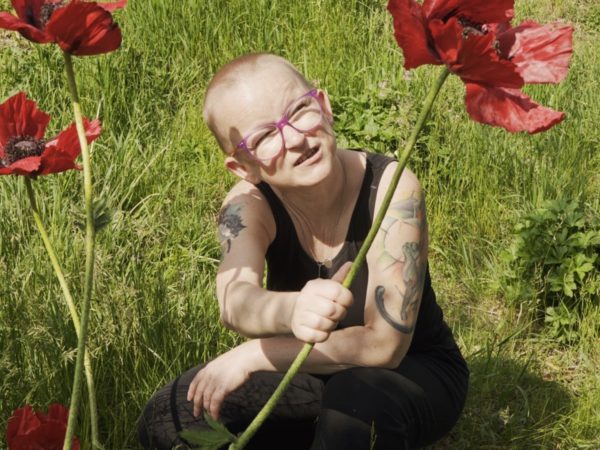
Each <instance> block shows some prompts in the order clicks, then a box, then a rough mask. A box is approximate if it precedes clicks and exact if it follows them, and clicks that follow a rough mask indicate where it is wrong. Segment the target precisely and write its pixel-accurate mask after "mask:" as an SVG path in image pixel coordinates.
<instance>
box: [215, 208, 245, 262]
mask: <svg viewBox="0 0 600 450" xmlns="http://www.w3.org/2000/svg"><path fill="white" fill-rule="evenodd" d="M241 210H242V205H241V204H239V203H238V204H227V205H225V206H223V208H221V211H219V217H218V219H217V221H218V223H219V241H220V242H221V247H222V248H223V252H224V253H229V251H230V250H231V241H232V240H233V239H235V238H236V237H238V235H239V234H240V231H242V230H243V229H244V228H246V226H245V225H244V224H243V222H242V218H241V217H240V211H241Z"/></svg>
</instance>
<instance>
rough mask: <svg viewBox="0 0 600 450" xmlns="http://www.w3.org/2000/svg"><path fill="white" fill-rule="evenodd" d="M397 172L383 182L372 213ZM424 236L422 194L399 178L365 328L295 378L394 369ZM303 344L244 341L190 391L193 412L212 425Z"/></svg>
mask: <svg viewBox="0 0 600 450" xmlns="http://www.w3.org/2000/svg"><path fill="white" fill-rule="evenodd" d="M395 166H396V164H395V163H394V164H390V165H389V166H388V168H387V169H386V171H385V172H384V174H383V177H382V179H381V182H380V186H379V190H378V198H377V203H376V211H377V209H378V208H379V207H380V205H381V202H382V199H383V196H384V194H385V191H386V189H387V186H388V184H389V182H390V179H391V176H392V173H393V170H394V169H395ZM427 245H428V232H427V221H426V215H425V201H424V194H423V191H422V189H421V186H420V184H419V181H418V180H417V178H416V176H415V175H414V174H413V173H412V172H410V171H408V170H405V171H404V173H403V174H402V177H401V179H400V182H399V183H398V187H397V188H396V190H395V193H394V196H393V198H392V201H391V204H390V207H389V208H388V211H387V213H386V215H385V218H384V221H383V223H382V226H381V229H380V231H379V233H378V234H377V237H376V238H375V240H374V242H373V245H372V247H371V249H370V250H369V252H368V254H367V263H368V265H369V282H368V286H367V295H366V299H365V314H364V320H365V324H364V325H363V326H354V327H348V328H344V329H340V330H335V331H333V332H332V333H331V334H330V336H329V338H328V339H327V341H325V342H320V343H317V344H315V346H314V348H313V350H312V352H311V354H310V355H309V357H308V358H307V360H306V361H305V363H304V364H303V366H302V368H301V371H303V372H310V373H325V374H326V373H334V372H337V371H340V370H343V369H346V368H350V367H385V368H394V367H397V366H398V365H399V364H400V362H401V361H402V358H404V355H405V354H406V352H407V351H408V348H409V346H410V343H411V340H412V335H413V332H414V329H415V324H416V321H417V315H418V312H419V306H420V302H421V296H422V293H423V283H424V279H425V272H426V268H427ZM303 345H304V343H303V342H301V341H299V340H298V339H296V338H294V337H286V336H281V337H280V336H277V337H269V338H261V339H253V340H250V341H247V342H245V343H243V344H241V345H239V346H238V347H235V348H234V349H232V350H230V351H229V352H227V353H225V354H223V355H221V356H219V357H218V358H216V359H215V360H213V361H211V362H210V363H209V364H207V365H206V367H205V368H204V369H203V370H201V371H200V372H199V373H198V374H197V375H196V377H195V378H194V380H193V381H192V384H191V386H190V390H189V394H188V398H189V399H190V400H192V401H193V402H194V411H195V413H196V414H199V412H200V409H202V408H204V409H206V410H207V411H208V412H209V413H211V415H213V417H218V411H219V409H220V406H221V403H222V401H223V399H224V398H225V396H226V395H227V394H228V393H229V392H231V391H233V390H235V389H237V387H239V386H240V385H241V384H242V383H243V382H244V381H245V380H247V379H248V377H249V376H250V374H251V373H252V372H256V371H280V372H285V371H286V370H287V369H288V368H289V366H290V364H291V362H292V361H293V360H294V358H295V357H296V355H297V354H298V352H299V351H300V350H301V349H302V347H303Z"/></svg>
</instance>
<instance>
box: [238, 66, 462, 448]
mask: <svg viewBox="0 0 600 450" xmlns="http://www.w3.org/2000/svg"><path fill="white" fill-rule="evenodd" d="M449 73H450V72H449V71H448V69H447V68H446V67H444V68H443V70H442V72H441V73H440V75H439V77H438V79H437V80H436V82H435V83H434V84H433V86H432V87H431V90H430V91H429V94H428V95H427V98H426V99H425V101H424V103H423V109H422V110H421V113H420V114H419V117H418V119H417V123H416V124H415V127H414V129H413V132H412V134H411V135H410V137H409V138H408V141H407V142H406V145H405V146H404V150H403V151H402V153H401V154H399V155H396V157H397V159H398V165H397V166H396V170H395V171H394V174H393V175H392V180H391V182H390V185H389V186H388V189H387V191H386V193H385V197H384V198H383V203H382V204H381V208H379V211H378V213H377V215H376V216H375V219H374V220H373V225H371V229H370V230H369V234H368V235H367V237H366V239H365V242H364V243H363V245H362V246H361V248H360V250H359V251H358V255H357V256H356V259H355V260H354V261H353V263H352V267H351V268H350V271H349V272H348V275H346V278H344V282H343V283H342V285H343V286H344V287H346V288H349V287H350V285H351V284H352V281H354V277H355V276H356V274H357V272H358V270H359V269H360V267H361V266H362V264H363V262H364V260H365V258H366V255H367V252H368V251H369V248H370V247H371V244H372V243H373V240H374V239H375V235H376V234H377V232H378V231H379V227H380V226H381V222H383V218H384V216H385V213H386V212H387V209H388V207H389V205H390V202H391V201H392V197H393V195H394V191H395V190H396V186H397V185H398V181H399V180H400V176H401V175H402V172H403V171H404V167H406V162H407V161H408V157H409V156H410V153H411V151H412V149H413V147H414V146H415V143H416V142H417V137H418V136H419V133H420V132H421V130H422V129H423V126H424V125H425V122H426V120H427V117H428V116H429V112H430V111H431V108H432V106H433V103H434V101H435V99H436V97H437V95H438V93H439V92H440V89H441V87H442V85H443V84H444V81H446V78H447V77H448V75H449ZM313 346H314V344H304V347H302V350H300V353H298V356H296V359H294V361H293V362H292V364H291V366H290V368H289V369H288V371H287V372H286V374H285V376H284V377H283V379H282V380H281V382H280V383H279V386H277V389H275V392H274V393H273V395H272V396H271V398H269V400H268V401H267V403H266V404H265V406H263V408H262V409H261V410H260V412H259V413H258V414H257V415H256V417H255V418H254V420H253V421H252V422H251V423H250V425H248V428H246V430H245V431H244V432H243V433H242V434H241V435H240V436H239V437H238V438H237V439H236V441H235V442H233V443H231V445H230V446H229V450H241V449H243V448H244V447H245V446H246V444H248V441H249V440H250V439H251V438H252V436H254V433H256V431H258V429H259V428H260V426H261V425H262V424H263V422H264V421H265V420H266V418H267V417H268V416H269V414H270V413H271V411H272V410H273V408H274V406H275V404H276V403H277V401H278V400H279V398H280V397H281V395H282V394H283V392H284V391H285V390H286V389H287V387H288V385H289V383H290V382H291V381H292V378H294V376H295V375H296V373H298V370H299V369H300V367H301V366H302V364H303V363H304V361H305V360H306V358H308V355H309V354H310V352H311V350H312V348H313Z"/></svg>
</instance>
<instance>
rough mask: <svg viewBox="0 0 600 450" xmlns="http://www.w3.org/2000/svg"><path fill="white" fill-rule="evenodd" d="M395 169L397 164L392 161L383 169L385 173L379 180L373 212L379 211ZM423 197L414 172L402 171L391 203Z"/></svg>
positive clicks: (406, 168)
mask: <svg viewBox="0 0 600 450" xmlns="http://www.w3.org/2000/svg"><path fill="white" fill-rule="evenodd" d="M397 167H398V163H397V162H395V161H394V162H393V163H391V164H388V166H387V167H386V168H385V171H384V172H383V174H382V176H381V180H380V182H379V188H378V190H377V200H376V202H375V211H378V210H379V208H380V206H381V203H382V202H383V198H384V197H385V194H386V191H387V188H388V186H389V185H390V183H391V182H392V178H393V175H394V171H395V170H396V168H397ZM423 197H424V193H423V189H422V187H421V183H420V182H419V179H418V178H417V176H416V175H415V174H414V172H412V171H411V170H410V169H409V168H408V167H405V168H404V170H403V171H402V175H401V176H400V180H399V181H398V185H397V186H396V189H395V191H394V196H393V197H392V201H397V200H402V199H406V198H418V199H422V198H423Z"/></svg>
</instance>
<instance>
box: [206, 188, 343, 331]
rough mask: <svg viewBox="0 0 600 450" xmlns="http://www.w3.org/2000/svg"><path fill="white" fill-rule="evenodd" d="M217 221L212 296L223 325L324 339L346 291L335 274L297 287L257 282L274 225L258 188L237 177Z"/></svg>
mask: <svg viewBox="0 0 600 450" xmlns="http://www.w3.org/2000/svg"><path fill="white" fill-rule="evenodd" d="M218 225H219V240H220V242H221V248H222V255H223V257H222V260H221V264H220V266H219V272H218V274H217V297H218V299H219V308H220V311H221V321H222V323H223V325H225V326H226V327H227V328H230V329H232V330H235V331H237V332H238V333H240V334H242V335H243V336H246V337H250V338H259V337H271V336H281V335H290V334H294V335H295V336H296V337H297V338H298V339H300V340H302V341H305V342H322V341H324V340H325V339H327V337H328V336H329V333H330V332H331V331H332V330H333V329H334V328H335V327H336V325H337V322H339V321H340V320H341V319H342V318H343V317H344V316H345V314H346V310H347V308H348V307H349V306H350V304H351V303H352V294H351V293H350V291H349V290H347V289H345V288H343V287H342V286H341V284H339V280H335V281H334V280H320V279H319V280H312V281H309V282H308V283H307V284H306V285H305V286H304V288H303V289H302V290H301V291H299V292H276V291H269V290H267V289H264V288H263V278H264V269H265V255H266V253H267V249H268V247H269V245H270V244H271V242H272V241H273V239H274V238H275V232H276V229H275V221H274V219H273V214H272V212H271V208H270V206H269V205H268V203H267V201H266V200H265V199H264V197H263V196H262V194H260V191H259V190H258V189H257V188H256V187H255V186H254V185H252V184H250V183H247V182H245V181H242V182H239V183H238V184H237V185H236V186H235V187H234V188H233V189H232V190H231V192H230V193H229V194H228V195H227V197H226V199H225V201H224V203H223V207H222V208H221V212H220V213H219V219H218ZM345 270H347V268H345ZM340 277H341V278H343V274H342V273H341V274H340ZM338 278H339V277H338Z"/></svg>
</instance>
